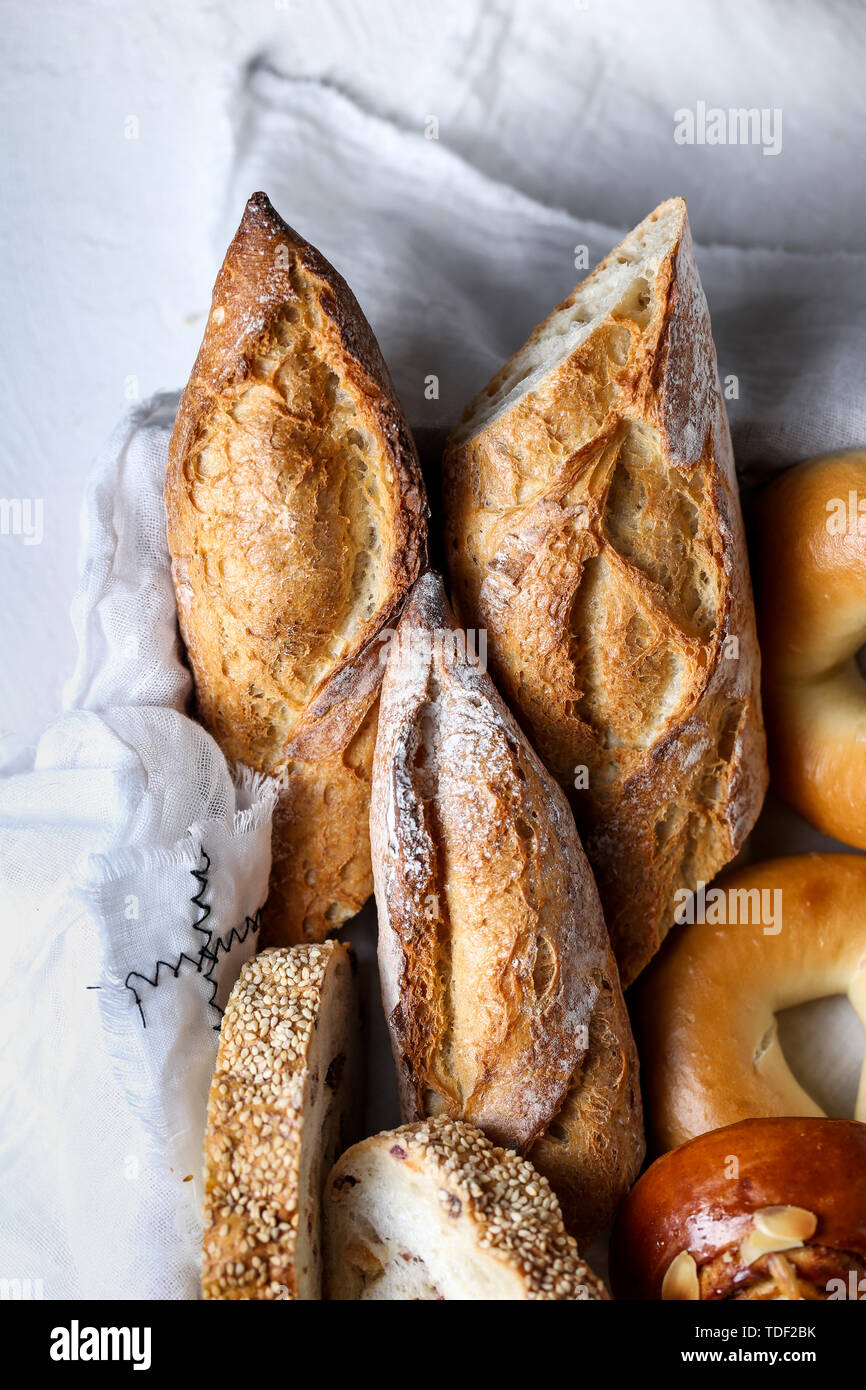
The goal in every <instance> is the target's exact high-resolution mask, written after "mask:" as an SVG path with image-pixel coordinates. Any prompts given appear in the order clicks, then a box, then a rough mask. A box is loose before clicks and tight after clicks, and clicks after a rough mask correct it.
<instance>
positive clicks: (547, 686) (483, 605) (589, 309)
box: [443, 198, 767, 984]
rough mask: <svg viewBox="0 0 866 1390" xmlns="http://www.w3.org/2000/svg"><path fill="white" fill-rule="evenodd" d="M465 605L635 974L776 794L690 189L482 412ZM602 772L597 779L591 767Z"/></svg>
mask: <svg viewBox="0 0 866 1390" xmlns="http://www.w3.org/2000/svg"><path fill="white" fill-rule="evenodd" d="M443 505H444V509H445V521H446V540H445V544H446V550H445V553H446V557H447V565H448V570H449V576H450V582H451V592H452V598H453V600H454V604H455V610H456V612H457V616H458V619H459V621H460V622H462V623H463V624H465V625H467V626H472V627H478V628H486V630H487V636H488V650H489V656H490V667H491V672H492V674H493V677H494V679H495V680H496V683H497V685H498V687H499V689H500V691H501V692H502V694H503V695H504V697H505V699H506V700H507V702H508V703H509V704H510V706H511V708H512V709H513V710H514V711H515V713H516V714H517V716H518V718H519V719H520V721H521V723H522V724H523V727H524V728H525V730H526V731H527V732H528V734H529V736H530V738H531V740H532V742H533V744H534V746H535V748H536V749H537V751H538V752H539V753H540V754H541V756H542V758H543V759H544V761H545V763H546V764H547V766H548V767H549V768H550V769H551V771H553V772H554V773H555V775H556V776H557V778H558V779H559V780H560V782H561V783H562V784H563V786H565V787H566V788H568V789H569V790H570V795H571V798H572V804H573V807H574V811H575V814H576V817H577V821H578V825H579V827H580V830H581V833H582V835H583V840H584V845H585V848H586V852H587V855H588V857H589V860H590V863H591V864H592V866H593V869H594V871H595V876H596V880H597V883H598V886H599V890H600V893H601V898H602V902H603V904H604V908H605V914H606V917H607V922H608V927H609V929H610V934H611V940H612V942H613V946H614V950H615V952H616V955H617V959H618V961H619V966H620V973H621V975H622V978H623V983H624V984H628V983H629V982H630V981H631V980H632V979H634V977H635V976H636V975H637V974H638V972H639V971H640V970H641V969H642V968H643V967H644V965H645V964H646V962H647V961H648V960H649V959H650V957H651V956H652V955H653V953H654V952H655V950H656V949H657V948H658V945H659V943H660V942H661V940H662V938H663V937H664V935H665V933H666V932H667V930H668V928H669V927H670V925H671V923H672V922H673V917H674V893H675V892H676V890H677V889H678V888H693V887H694V886H695V884H696V883H697V881H698V880H699V879H704V880H707V881H708V880H710V879H711V878H712V877H713V875H714V874H715V873H716V872H717V871H718V870H719V869H720V868H721V867H722V865H724V864H725V863H726V862H727V861H728V860H730V859H731V858H732V857H733V855H734V854H735V853H736V852H737V850H738V848H739V847H740V845H741V844H742V842H743V840H744V838H745V836H746V834H747V833H748V831H749V829H750V828H751V826H752V824H753V822H754V820H755V817H756V815H757V813H758V810H759V808H760V805H761V801H762V798H763V794H764V791H765V788H766V780H767V773H766V758H765V747H764V731H763V724H762V719H761V709H760V701H759V657H758V648H757V643H756V640H755V622H754V612H753V605H752V594H751V588H750V582H749V572H748V563H747V557H746V547H745V541H744V535H743V526H742V520H741V515H740V506H739V500H738V491H737V480H736V473H735V469H734V461H733V455H732V451H731V443H730V436H729V432H728V425H727V419H726V416H725V409H724V403H723V400H722V395H721V391H720V388H719V381H718V375H717V370H716V358H715V351H714V348H713V341H712V335H711V330H710V320H709V315H708V312H707V305H706V300H705V298H704V293H703V290H702V288H701V283H700V280H699V277H698V272H697V267H696V265H695V259H694V253H693V249H692V242H691V235H690V232H689V227H688V221H687V217H686V208H685V203H684V202H683V201H682V199H679V198H674V199H671V200H670V201H669V202H666V203H662V204H661V205H660V206H659V207H658V208H656V210H655V212H653V213H652V214H651V216H650V217H648V218H647V219H646V221H645V222H642V223H641V225H640V226H639V227H637V228H636V229H635V230H634V231H633V232H631V233H630V234H629V236H627V237H626V239H625V241H623V242H622V243H621V244H620V245H619V246H617V247H616V248H615V249H614V250H613V251H612V252H611V253H610V255H609V256H607V257H606V259H605V260H604V261H602V262H601V264H600V265H599V266H598V267H597V268H596V269H595V271H593V273H592V274H591V275H590V276H589V277H588V278H587V279H586V280H585V281H584V282H583V283H582V284H581V285H579V286H578V287H577V289H575V290H574V291H573V293H572V294H571V295H570V296H569V297H568V299H566V300H565V301H564V302H563V303H562V304H560V305H559V306H558V307H557V308H556V309H555V310H554V311H553V313H552V314H551V315H550V316H549V317H548V318H547V319H546V320H545V321H544V323H542V324H541V325H540V326H539V327H538V328H536V329H535V331H534V332H533V333H532V335H531V336H530V338H529V340H528V342H527V343H526V344H525V346H524V347H523V348H521V349H520V351H519V352H517V353H516V354H515V356H514V357H512V358H511V360H510V361H509V362H507V363H506V365H505V366H504V367H503V368H502V370H501V371H500V372H499V373H498V375H497V376H495V377H494V378H493V380H492V381H491V382H490V384H489V385H488V386H487V387H486V389H485V390H484V391H482V392H481V394H480V395H479V396H478V397H476V399H475V400H474V401H473V402H472V403H471V404H470V405H469V407H468V408H467V410H466V412H465V414H464V417H463V421H462V423H461V424H460V426H459V427H458V429H457V430H456V431H455V433H454V434H453V436H452V438H451V440H450V442H449V446H448V449H447V453H446V460H445V476H444V487H443ZM587 775H588V784H586V778H587Z"/></svg>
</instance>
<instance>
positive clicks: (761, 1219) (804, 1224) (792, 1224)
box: [752, 1207, 818, 1240]
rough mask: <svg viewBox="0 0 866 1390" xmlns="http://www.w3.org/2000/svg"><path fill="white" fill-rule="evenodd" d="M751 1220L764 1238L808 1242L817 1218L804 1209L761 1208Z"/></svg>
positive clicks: (816, 1223)
mask: <svg viewBox="0 0 866 1390" xmlns="http://www.w3.org/2000/svg"><path fill="white" fill-rule="evenodd" d="M752 1220H753V1221H754V1223H755V1225H756V1226H757V1228H758V1230H759V1231H763V1233H764V1235H766V1236H782V1237H783V1238H784V1239H785V1240H808V1239H809V1237H810V1236H813V1235H814V1234H815V1231H816V1229H817V1226H818V1218H817V1216H816V1215H815V1213H814V1212H813V1211H807V1210H806V1208H805V1207H762V1208H761V1210H760V1211H756V1212H755V1214H754V1216H753V1218H752Z"/></svg>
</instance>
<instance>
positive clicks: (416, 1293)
mask: <svg viewBox="0 0 866 1390" xmlns="http://www.w3.org/2000/svg"><path fill="white" fill-rule="evenodd" d="M325 1249H326V1255H325V1297H326V1298H329V1299H333V1300H352V1301H359V1300H368V1301H371V1300H378V1301H386V1300H387V1301H393V1300H401V1301H404V1300H406V1301H408V1300H412V1301H415V1300H437V1301H439V1300H443V1299H462V1300H469V1299H472V1300H488V1299H511V1300H521V1301H522V1300H536V1299H543V1300H546V1301H551V1300H560V1301H578V1300H584V1299H596V1300H597V1299H606V1298H607V1297H608V1294H607V1291H606V1289H605V1287H604V1285H603V1284H602V1282H601V1280H600V1279H598V1278H597V1277H596V1275H595V1274H593V1272H592V1270H591V1269H590V1268H589V1267H588V1266H587V1265H586V1264H584V1262H583V1260H581V1258H580V1256H579V1255H578V1251H577V1245H576V1243H575V1241H574V1240H573V1239H572V1238H571V1237H570V1236H568V1235H567V1234H566V1231H565V1227H564V1226H563V1224H562V1216H561V1214H560V1210H559V1207H558V1205H557V1203H556V1199H555V1197H554V1196H553V1193H552V1192H551V1190H550V1188H549V1186H548V1184H547V1182H546V1181H545V1179H544V1178H542V1177H541V1176H540V1175H539V1174H538V1173H536V1172H535V1170H534V1168H533V1167H532V1165H531V1164H530V1163H528V1162H527V1161H526V1160H525V1159H521V1158H518V1157H517V1155H516V1154H514V1153H510V1152H509V1151H508V1150H506V1149H497V1148H494V1147H493V1145H492V1144H491V1143H490V1142H489V1140H488V1139H486V1138H485V1136H484V1135H483V1134H481V1133H480V1131H478V1130H477V1129H473V1128H472V1126H471V1125H467V1124H463V1123H462V1122H461V1121H459V1120H458V1121H454V1120H449V1119H445V1118H440V1119H436V1120H428V1121H426V1122H425V1123H423V1124H414V1125H406V1126H404V1127H403V1128H402V1129H395V1130H390V1131H388V1132H386V1133H385V1134H377V1135H375V1136H374V1137H373V1138H372V1139H365V1140H364V1141H363V1142H362V1143H360V1144H356V1145H355V1147H354V1148H352V1149H350V1150H349V1152H348V1153H345V1154H343V1157H342V1158H341V1159H340V1160H339V1162H338V1163H337V1164H336V1165H335V1167H334V1168H333V1169H332V1171H331V1174H330V1177H329V1178H328V1181H327V1183H326V1186H325Z"/></svg>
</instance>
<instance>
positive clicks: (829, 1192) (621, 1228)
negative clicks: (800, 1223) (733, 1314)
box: [610, 1117, 866, 1301]
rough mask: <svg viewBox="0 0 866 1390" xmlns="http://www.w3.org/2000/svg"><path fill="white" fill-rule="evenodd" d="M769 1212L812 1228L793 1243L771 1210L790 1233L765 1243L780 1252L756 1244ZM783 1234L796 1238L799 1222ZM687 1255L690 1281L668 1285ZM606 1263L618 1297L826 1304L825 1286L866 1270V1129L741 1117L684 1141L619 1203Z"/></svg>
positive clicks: (780, 1229)
mask: <svg viewBox="0 0 866 1390" xmlns="http://www.w3.org/2000/svg"><path fill="white" fill-rule="evenodd" d="M767 1208H773V1209H778V1208H795V1209H799V1210H800V1211H802V1212H806V1213H811V1214H812V1216H814V1217H815V1224H814V1229H813V1230H812V1232H811V1234H806V1232H807V1231H808V1230H809V1224H811V1223H807V1224H806V1225H805V1226H804V1227H800V1231H802V1232H803V1234H802V1235H801V1236H800V1239H799V1240H798V1239H796V1238H795V1239H793V1240H792V1241H791V1244H790V1245H789V1247H788V1248H785V1246H786V1243H787V1242H786V1241H785V1239H784V1234H783V1233H784V1232H785V1230H786V1223H790V1222H791V1214H790V1213H788V1212H785V1211H782V1212H775V1213H774V1215H773V1216H771V1218H770V1220H771V1223H772V1222H774V1221H775V1223H776V1232H777V1234H779V1233H782V1234H783V1238H782V1239H781V1240H780V1241H778V1242H774V1241H772V1240H770V1241H767V1242H764V1244H765V1245H768V1246H770V1247H772V1246H773V1244H776V1245H777V1248H776V1249H775V1250H773V1249H772V1248H770V1249H766V1250H764V1251H762V1250H761V1246H760V1243H759V1244H757V1246H755V1247H753V1248H750V1245H749V1242H750V1241H754V1239H755V1236H756V1233H757V1235H758V1240H759V1241H760V1234H761V1232H760V1226H759V1225H758V1223H756V1220H755V1215H756V1213H760V1212H762V1211H763V1212H765V1211H766V1209H767ZM793 1220H794V1222H796V1216H795V1217H794V1218H793ZM759 1221H760V1218H759ZM771 1229H772V1227H771ZM787 1229H788V1231H789V1233H795V1235H796V1233H797V1226H796V1224H788V1225H787ZM683 1252H686V1254H687V1256H689V1257H691V1261H692V1262H693V1263H692V1277H691V1279H690V1281H689V1282H690V1285H691V1287H689V1283H687V1282H685V1281H683V1280H680V1281H679V1282H680V1290H679V1291H678V1292H677V1291H676V1289H675V1288H674V1290H670V1289H669V1287H668V1288H664V1290H663V1286H664V1282H665V1275H666V1274H667V1272H668V1270H669V1269H670V1267H671V1264H672V1263H673V1261H674V1260H676V1259H677V1258H678V1257H682V1256H683ZM753 1256H754V1258H753ZM687 1263H688V1261H687ZM610 1268H611V1280H612V1285H613V1290H614V1294H615V1296H616V1297H617V1298H618V1299H620V1298H621V1299H662V1298H670V1297H677V1298H680V1299H682V1298H683V1297H684V1295H685V1294H686V1293H688V1296H689V1297H690V1298H691V1299H692V1300H693V1301H697V1300H698V1297H700V1298H701V1299H703V1300H713V1299H724V1298H733V1299H745V1300H749V1301H767V1300H771V1299H775V1298H780V1297H781V1298H788V1299H790V1298H794V1299H822V1298H823V1299H825V1298H827V1297H828V1288H827V1285H828V1283H829V1281H830V1280H831V1279H837V1280H838V1279H840V1278H841V1279H842V1280H843V1283H844V1285H845V1287H846V1290H847V1288H848V1286H849V1276H850V1274H851V1272H852V1271H854V1272H855V1273H856V1279H857V1280H858V1281H859V1280H860V1279H861V1278H862V1277H863V1276H864V1275H866V1125H862V1124H857V1123H856V1122H854V1121H852V1120H827V1119H797V1118H790V1117H786V1118H776V1119H755V1120H744V1121H742V1122H741V1123H739V1124H734V1125H727V1126H725V1127H724V1128H723V1129H717V1130H713V1131H711V1132H710V1133H708V1134H704V1135H701V1136H700V1137H699V1138H697V1139H693V1140H691V1142H690V1143H688V1144H683V1145H681V1147H680V1148H678V1149H674V1150H673V1151H672V1152H670V1153H667V1154H665V1155H664V1156H663V1157H662V1158H659V1159H657V1160H656V1162H655V1163H654V1164H653V1165H652V1167H651V1168H649V1169H647V1171H646V1172H645V1173H644V1174H643V1176H642V1177H641V1178H640V1180H639V1181H638V1182H637V1183H636V1184H635V1186H634V1187H633V1188H632V1190H631V1192H630V1193H629V1195H628V1197H627V1198H626V1200H625V1201H624V1202H623V1204H622V1206H621V1207H620V1210H619V1212H618V1213H617V1218H616V1223H615V1225H614V1229H613V1234H612V1238H611V1247H610ZM673 1282H674V1284H675V1285H676V1282H677V1281H673Z"/></svg>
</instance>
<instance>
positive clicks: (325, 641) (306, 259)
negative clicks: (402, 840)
mask: <svg viewBox="0 0 866 1390" xmlns="http://www.w3.org/2000/svg"><path fill="white" fill-rule="evenodd" d="M165 501H166V510H167V514H168V540H169V547H170V550H171V554H172V573H173V576H174V583H175V590H176V593H177V604H178V617H179V620H180V627H181V632H182V635H183V638H184V641H185V643H186V650H187V654H188V657H189V661H190V665H191V667H192V670H193V675H194V677H195V692H196V702H197V709H198V715H199V717H200V718H201V720H202V722H203V723H204V724H205V726H206V727H207V728H208V729H209V730H210V732H211V733H212V734H213V735H214V737H215V738H216V740H217V742H218V743H219V744H220V746H221V748H222V749H223V751H224V752H225V754H226V756H227V757H228V758H229V759H231V760H232V761H236V762H240V763H244V764H246V765H247V766H249V767H251V768H254V769H255V770H256V771H258V772H262V773H268V774H271V775H273V776H275V777H278V778H279V779H280V787H281V791H280V796H279V801H278V805H277V810H276V812H275V817H274V835H273V869H272V875H271V888H270V895H269V898H268V902H267V904H266V906H265V912H264V922H263V933H264V936H263V939H265V940H271V941H275V942H277V943H289V942H293V941H303V940H308V939H321V938H322V937H324V936H325V935H326V933H327V932H328V931H330V930H331V929H332V928H334V927H336V926H338V925H339V924H340V922H342V921H344V920H345V919H346V918H347V917H349V916H351V915H352V914H353V913H355V912H357V910H358V909H359V908H360V907H361V905H362V903H363V902H364V900H365V898H367V897H368V895H369V893H370V889H371V886H372V885H371V875H370V848H369V837H368V828H367V825H368V807H369V795H370V769H371V761H372V755H373V748H374V745H375V734H376V704H377V699H378V692H379V685H380V681H381V674H382V661H381V652H382V647H381V643H380V641H379V640H378V639H379V637H380V633H381V631H382V629H383V628H386V627H387V625H388V624H389V623H390V622H391V621H392V620H393V619H394V617H395V616H396V614H397V613H398V612H399V610H400V607H401V604H402V602H403V600H404V598H405V595H406V593H407V592H408V590H409V589H410V587H411V585H412V583H413V581H414V579H415V578H416V576H417V574H418V573H419V569H420V567H421V564H422V558H423V556H424V554H425V549H426V520H425V518H426V503H425V499H424V490H423V485H422V482H421V478H420V474H419V471H418V463H417V457H416V454H415V448H414V444H413V442H412V439H411V436H410V434H409V430H408V427H407V426H406V423H405V421H404V419H403V416H402V414H401V411H400V407H399V404H398V402H397V399H396V397H395V395H394V390H393V386H392V384H391V380H390V377H389V375H388V371H387V368H386V367H385V364H384V362H383V360H382V356H381V353H380V352H379V348H378V345H377V343H376V340H375V338H374V337H373V334H372V331H371V329H370V327H369V325H368V324H367V322H366V320H365V318H364V316H363V314H362V312H361V310H360V308H359V307H358V304H357V302H356V300H355V298H354V296H353V295H352V293H351V291H350V290H349V288H348V286H347V285H346V284H345V282H344V281H343V280H342V279H341V278H340V276H339V275H338V274H337V272H336V271H335V270H334V269H333V267H332V266H330V265H329V264H328V262H327V261H326V260H325V259H324V258H323V257H322V256H321V255H320V254H319V253H318V252H317V251H316V250H315V249H314V248H313V247H312V246H310V245H308V243H307V242H305V241H304V240H303V238H302V237H300V236H298V234H297V233H296V232H294V231H293V230H292V229H291V227H288V226H286V224H285V223H284V222H283V221H282V220H281V219H280V218H279V217H278V216H277V214H276V213H275V211H274V209H273V208H272V207H271V204H270V203H269V202H268V199H267V198H266V197H265V195H264V194H263V193H257V194H255V195H254V196H253V197H252V198H251V199H250V201H249V203H248V204H247V207H246V211H245V213H244V216H243V220H242V222H241V225H240V227H239V228H238V232H237V235H236V236H235V238H234V241H233V242H232V244H231V246H230V247H229V249H228V252H227V255H226V258H225V261H224V263H223V266H222V269H221V270H220V273H219V275H218V277H217V281H216V285H215V288H214V294H213V303H212V307H211V311H210V315H209V318H208V322H207V328H206V330H205V335H204V341H203V342H202V346H201V351H200V352H199V355H198V359H197V361H196V364H195V366H194V368H193V372H192V375H191V377H190V380H189V382H188V384H187V387H186V390H185V391H184V393H183V397H182V400H181V403H180V409H179V411H178V416H177V422H176V424H175V427H174V432H173V434H172V439H171V447H170V453H169V465H168V471H167V476H166V483H165Z"/></svg>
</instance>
